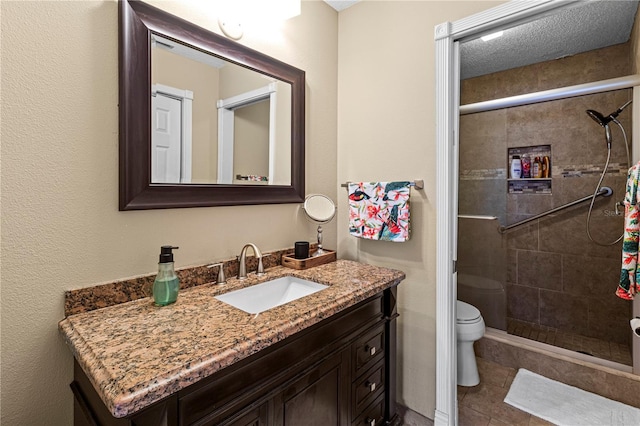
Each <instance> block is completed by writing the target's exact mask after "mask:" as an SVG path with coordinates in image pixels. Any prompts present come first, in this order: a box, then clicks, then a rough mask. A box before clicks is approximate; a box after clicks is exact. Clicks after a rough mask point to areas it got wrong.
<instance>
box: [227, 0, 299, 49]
mask: <svg viewBox="0 0 640 426" xmlns="http://www.w3.org/2000/svg"><path fill="white" fill-rule="evenodd" d="M300 1H301V0H271V1H268V2H267V1H264V0H227V2H226V4H225V5H224V7H223V8H222V10H223V12H222V14H221V15H220V18H218V26H219V27H220V29H221V30H222V32H223V33H224V35H226V36H227V37H229V38H232V39H234V40H239V39H240V38H242V36H243V34H244V30H243V28H242V27H243V23H244V24H245V25H247V26H251V25H253V24H256V25H257V24H260V25H264V24H265V23H272V22H278V21H285V20H287V19H289V18H293V17H294V16H298V15H300Z"/></svg>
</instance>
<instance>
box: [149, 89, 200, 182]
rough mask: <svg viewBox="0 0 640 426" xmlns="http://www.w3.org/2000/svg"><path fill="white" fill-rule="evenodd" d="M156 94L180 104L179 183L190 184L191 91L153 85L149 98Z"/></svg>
mask: <svg viewBox="0 0 640 426" xmlns="http://www.w3.org/2000/svg"><path fill="white" fill-rule="evenodd" d="M157 93H160V94H162V95H164V96H168V97H171V98H174V99H177V100H179V101H180V102H181V103H182V107H181V108H180V110H181V115H180V124H181V126H180V127H181V135H180V183H191V163H192V160H191V153H192V149H193V148H192V143H193V141H192V138H193V92H192V91H191V90H184V89H176V88H175V87H171V86H166V85H164V84H154V85H152V86H151V96H156V94H157Z"/></svg>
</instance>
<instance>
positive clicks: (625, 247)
mask: <svg viewBox="0 0 640 426" xmlns="http://www.w3.org/2000/svg"><path fill="white" fill-rule="evenodd" d="M639 175H640V163H638V164H636V165H635V166H633V167H631V168H630V169H629V174H628V175H627V192H626V194H625V196H624V238H623V240H622V270H621V272H620V283H619V284H618V289H617V290H616V295H617V296H618V297H620V298H622V299H625V300H632V299H633V297H634V295H635V294H636V293H637V292H638V290H640V286H639V285H638V281H640V280H639V278H640V271H639V270H638V242H639V238H638V236H639V235H640V222H638V218H639V217H640V204H638V201H640V200H639V199H638V196H639V194H638V177H639Z"/></svg>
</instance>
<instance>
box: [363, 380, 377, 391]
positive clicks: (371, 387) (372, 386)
mask: <svg viewBox="0 0 640 426" xmlns="http://www.w3.org/2000/svg"><path fill="white" fill-rule="evenodd" d="M365 386H366V387H368V388H369V392H375V391H376V382H367V383H366V384H365Z"/></svg>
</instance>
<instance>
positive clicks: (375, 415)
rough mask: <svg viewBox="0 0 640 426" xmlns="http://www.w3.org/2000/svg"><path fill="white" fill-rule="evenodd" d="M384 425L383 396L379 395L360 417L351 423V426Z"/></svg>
mask: <svg viewBox="0 0 640 426" xmlns="http://www.w3.org/2000/svg"><path fill="white" fill-rule="evenodd" d="M383 424H384V395H380V396H379V397H378V399H376V400H375V402H374V403H373V404H371V405H370V406H369V407H368V408H367V409H366V410H365V411H364V412H363V413H362V414H360V416H359V417H358V418H357V419H356V420H355V421H354V422H353V423H351V425H352V426H381V425H383Z"/></svg>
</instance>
